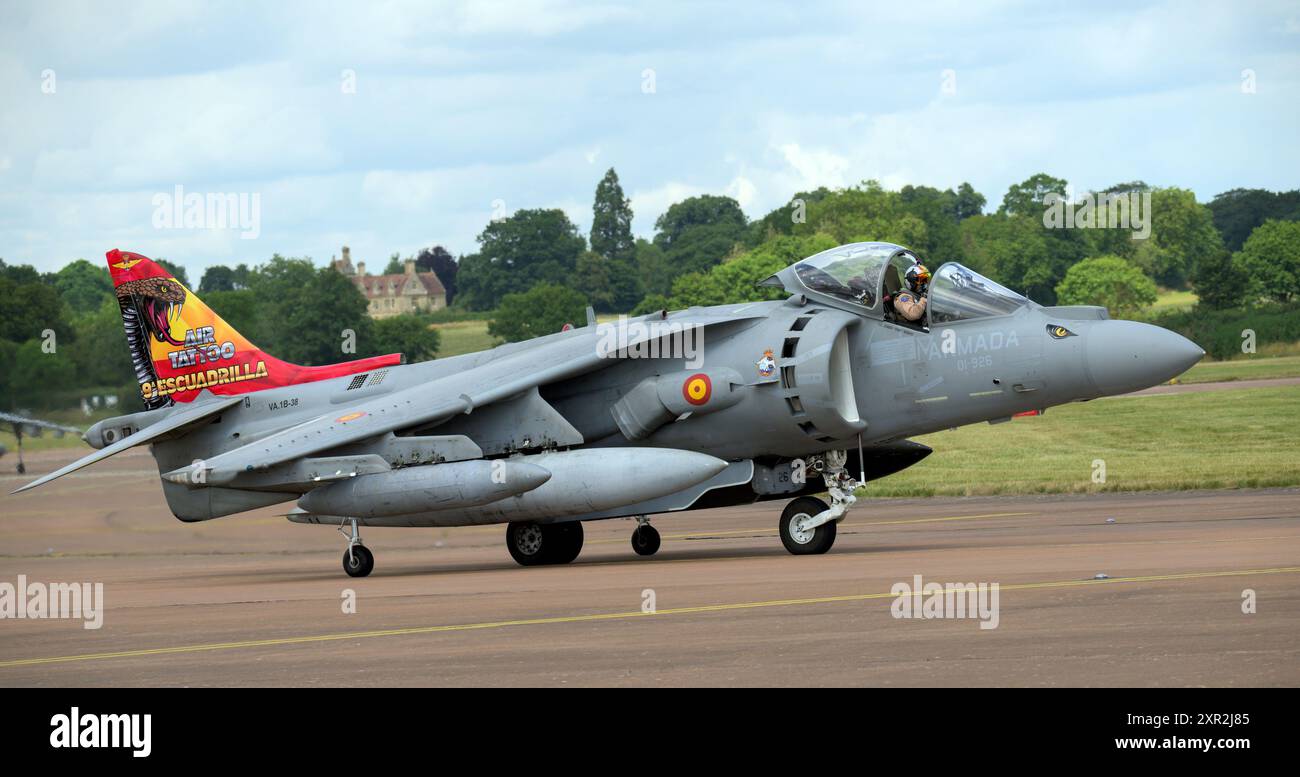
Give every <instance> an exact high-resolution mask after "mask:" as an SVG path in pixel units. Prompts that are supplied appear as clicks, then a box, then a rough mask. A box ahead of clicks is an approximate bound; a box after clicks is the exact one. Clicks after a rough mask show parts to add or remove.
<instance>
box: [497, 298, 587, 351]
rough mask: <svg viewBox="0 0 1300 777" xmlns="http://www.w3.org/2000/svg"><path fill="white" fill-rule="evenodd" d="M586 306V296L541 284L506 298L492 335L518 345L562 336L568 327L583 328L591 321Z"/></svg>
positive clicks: (499, 310)
mask: <svg viewBox="0 0 1300 777" xmlns="http://www.w3.org/2000/svg"><path fill="white" fill-rule="evenodd" d="M586 305H587V303H586V300H585V299H584V298H583V296H582V294H581V293H579V292H577V291H574V290H573V289H570V288H568V287H567V286H560V285H559V284H554V283H542V284H538V285H537V286H534V287H533V288H531V289H529V290H528V291H526V292H523V293H514V294H507V295H506V296H505V297H503V298H502V299H501V305H500V306H499V307H498V308H497V312H496V317H495V318H493V319H492V321H491V322H489V323H488V334H490V335H492V336H493V337H499V338H501V339H502V340H505V341H506V342H508V343H516V342H519V341H521V340H528V339H531V338H534V337H540V336H541V335H548V334H551V333H553V332H558V331H560V329H561V328H562V327H563V326H564V325H565V324H573V325H574V326H581V325H582V324H585V323H586V320H587V313H586Z"/></svg>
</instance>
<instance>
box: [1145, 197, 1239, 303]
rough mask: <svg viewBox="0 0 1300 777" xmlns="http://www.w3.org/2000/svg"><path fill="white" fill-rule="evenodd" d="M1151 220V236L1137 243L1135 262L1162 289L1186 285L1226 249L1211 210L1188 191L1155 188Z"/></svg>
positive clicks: (1152, 198) (1149, 215)
mask: <svg viewBox="0 0 1300 777" xmlns="http://www.w3.org/2000/svg"><path fill="white" fill-rule="evenodd" d="M1148 218H1150V219H1151V235H1150V237H1148V238H1147V239H1146V240H1139V241H1137V242H1138V243H1139V245H1138V248H1137V250H1136V251H1135V252H1134V254H1133V262H1134V263H1136V264H1137V265H1138V266H1139V267H1141V268H1142V269H1143V270H1145V271H1146V272H1148V273H1149V274H1150V275H1151V276H1152V277H1153V278H1155V280H1156V282H1157V283H1159V284H1160V285H1162V286H1165V287H1168V288H1180V287H1182V286H1184V285H1185V284H1186V283H1187V279H1188V278H1189V277H1190V276H1191V275H1192V274H1194V273H1195V272H1196V268H1197V266H1198V265H1199V264H1200V263H1201V262H1202V261H1206V260H1207V259H1211V258H1213V257H1214V256H1215V254H1216V253H1217V252H1218V251H1220V250H1221V249H1222V248H1223V240H1222V238H1221V237H1220V236H1219V232H1218V230H1216V229H1215V228H1214V218H1213V215H1212V214H1211V212H1210V210H1209V208H1207V207H1205V206H1204V205H1201V204H1200V203H1198V202H1197V201H1196V195H1195V194H1193V193H1192V192H1191V191H1190V190H1188V189H1177V188H1167V189H1153V190H1152V191H1151V213H1149V214H1148Z"/></svg>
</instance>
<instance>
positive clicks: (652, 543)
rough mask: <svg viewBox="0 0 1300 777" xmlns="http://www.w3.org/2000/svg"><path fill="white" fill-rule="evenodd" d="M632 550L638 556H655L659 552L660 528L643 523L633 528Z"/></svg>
mask: <svg viewBox="0 0 1300 777" xmlns="http://www.w3.org/2000/svg"><path fill="white" fill-rule="evenodd" d="M632 550H634V551H636V554H637V555H638V556H653V555H654V554H655V553H658V552H659V530H658V529H656V528H655V527H653V526H651V525H650V524H648V523H642V524H640V525H639V526H637V527H636V528H635V529H633V530H632Z"/></svg>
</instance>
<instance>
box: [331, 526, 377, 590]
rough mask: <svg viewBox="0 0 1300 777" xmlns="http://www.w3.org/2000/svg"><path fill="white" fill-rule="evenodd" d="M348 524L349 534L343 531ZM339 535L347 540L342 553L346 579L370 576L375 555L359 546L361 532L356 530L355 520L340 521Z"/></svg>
mask: <svg viewBox="0 0 1300 777" xmlns="http://www.w3.org/2000/svg"><path fill="white" fill-rule="evenodd" d="M348 524H351V526H352V533H351V534H349V533H348V532H347V531H345V530H344V529H343V527H344V526H346V525H348ZM339 534H342V535H343V536H344V537H346V538H347V540H348V547H347V550H345V551H343V571H344V572H347V573H348V577H365V576H366V575H368V574H370V573H371V571H373V570H374V568H375V554H373V553H371V552H370V548H367V547H366V546H365V545H362V544H361V530H360V529H359V528H357V519H356V518H344V519H343V520H342V521H340V522H339Z"/></svg>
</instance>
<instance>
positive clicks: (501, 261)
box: [456, 208, 587, 310]
mask: <svg viewBox="0 0 1300 777" xmlns="http://www.w3.org/2000/svg"><path fill="white" fill-rule="evenodd" d="M478 242H479V246H480V249H479V252H478V253H477V254H471V255H470V256H467V257H465V258H464V259H463V260H462V261H461V264H460V270H459V271H458V272H457V274H456V282H457V284H458V286H459V290H458V292H457V294H458V295H459V296H460V297H461V301H462V303H463V304H464V305H465V307H467V308H469V309H470V310H491V309H493V308H495V307H497V305H498V303H499V302H500V301H501V299H502V298H503V297H504V296H505V295H507V294H512V293H519V292H523V291H526V290H527V289H529V288H531V287H532V286H533V285H535V284H538V283H549V284H566V283H570V282H572V280H573V273H574V266H575V264H576V263H577V259H578V255H579V254H581V253H582V252H583V250H584V249H585V248H586V245H587V241H586V240H585V239H583V237H582V235H581V234H579V233H578V228H577V227H576V226H574V224H573V222H571V221H569V217H568V216H566V215H565V214H564V211H562V210H559V209H557V208H552V209H540V210H520V211H516V212H515V213H514V215H512V216H510V217H509V218H505V219H500V220H498V221H494V222H492V223H491V224H488V226H487V227H486V228H485V229H484V230H483V232H482V233H480V234H479V236H478Z"/></svg>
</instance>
